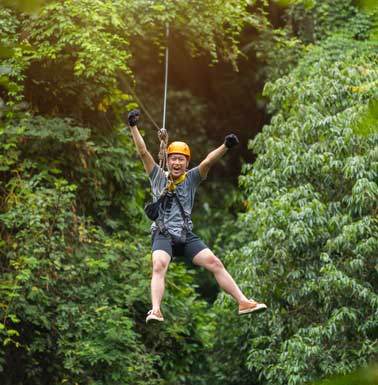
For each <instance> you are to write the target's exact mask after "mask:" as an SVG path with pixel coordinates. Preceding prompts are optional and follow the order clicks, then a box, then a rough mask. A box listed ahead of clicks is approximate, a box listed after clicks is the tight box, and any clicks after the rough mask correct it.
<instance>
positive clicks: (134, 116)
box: [127, 110, 140, 127]
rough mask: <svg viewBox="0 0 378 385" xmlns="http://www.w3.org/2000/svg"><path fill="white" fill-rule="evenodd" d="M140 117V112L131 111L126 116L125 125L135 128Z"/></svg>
mask: <svg viewBox="0 0 378 385" xmlns="http://www.w3.org/2000/svg"><path fill="white" fill-rule="evenodd" d="M139 116H140V110H132V111H130V112H129V113H128V115H127V123H128V124H129V126H130V127H134V126H136V124H137V122H138V120H139Z"/></svg>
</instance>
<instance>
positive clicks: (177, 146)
mask: <svg viewBox="0 0 378 385" xmlns="http://www.w3.org/2000/svg"><path fill="white" fill-rule="evenodd" d="M167 154H168V155H169V154H182V155H185V156H187V157H188V160H190V148H189V146H188V145H187V144H186V143H185V142H172V143H171V144H170V145H169V146H168V149H167Z"/></svg>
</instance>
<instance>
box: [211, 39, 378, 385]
mask: <svg viewBox="0 0 378 385" xmlns="http://www.w3.org/2000/svg"><path fill="white" fill-rule="evenodd" d="M376 50H377V45H376V43H374V42H358V41H356V40H352V39H347V38H345V37H340V36H337V35H336V36H334V37H332V38H330V39H328V40H325V41H324V42H323V43H322V44H318V45H317V46H314V47H313V48H312V49H311V50H309V52H308V53H307V54H306V55H305V56H304V57H303V59H301V60H300V62H299V64H298V66H297V67H296V68H295V70H293V71H292V72H290V73H289V74H288V75H287V76H285V77H283V78H280V79H278V80H277V81H275V82H274V83H268V84H267V85H266V87H265V95H266V97H268V98H269V100H270V104H269V110H270V112H271V113H272V114H273V117H272V120H271V123H270V124H269V125H267V126H265V127H264V130H263V132H262V133H261V134H259V135H258V136H257V137H256V138H255V140H254V141H253V142H252V143H251V147H252V148H253V150H254V152H255V153H256V154H257V156H258V157H257V160H256V162H255V163H254V165H246V166H245V169H244V175H243V177H242V178H241V183H242V186H243V188H244V191H245V193H246V199H247V204H248V211H247V213H246V214H244V215H241V216H240V218H239V220H238V222H237V224H236V230H235V233H237V236H233V237H232V238H229V239H228V242H229V244H230V245H231V247H232V248H234V249H235V251H233V252H232V253H230V255H229V257H228V260H227V261H226V262H228V264H229V266H231V271H232V272H233V273H234V275H235V276H236V278H237V281H239V282H244V284H243V285H242V287H243V288H244V290H245V291H246V292H247V293H250V294H252V295H253V296H254V297H255V298H257V299H258V300H264V301H266V302H267V303H268V305H269V307H270V310H269V311H268V312H267V313H266V315H264V316H261V318H260V319H258V320H257V319H254V320H255V321H253V320H251V321H249V320H245V321H244V322H240V324H239V327H238V328H236V329H233V331H232V333H227V331H226V330H228V322H222V323H221V324H220V325H218V328H217V330H218V332H219V333H221V335H224V336H227V337H226V338H224V339H223V340H222V341H217V344H216V345H215V353H216V352H218V351H220V352H222V356H223V354H224V353H223V352H224V351H227V352H228V351H229V349H230V348H231V346H238V351H239V353H240V358H239V360H238V361H236V362H235V363H233V362H232V360H231V356H230V357H229V359H226V361H227V362H228V364H227V366H226V367H224V368H223V372H222V371H221V370H219V373H218V376H219V382H220V383H230V384H234V383H235V384H236V383H237V384H244V383H245V384H249V383H250V382H251V378H255V377H256V375H258V378H259V381H258V382H259V383H267V384H292V385H294V384H302V383H306V382H310V381H313V380H315V379H317V378H322V377H326V376H328V375H330V374H342V373H348V372H350V371H351V370H353V369H356V368H358V367H360V366H361V365H365V364H367V363H369V362H370V360H374V359H376V357H377V355H378V350H377V347H376V343H375V341H376V339H377V330H378V329H377V322H376V319H377V314H378V287H377V279H376V276H377V266H376V258H377V252H376V250H377V246H378V244H377V237H376V234H377V231H378V223H377V220H376V215H377V203H376V202H377V197H378V185H377V176H378V169H377V165H378V162H377V150H376V149H377V144H378V136H377V135H376V133H375V132H373V133H371V134H370V135H359V134H358V135H356V134H355V133H354V131H353V129H352V127H353V125H354V122H355V121H356V119H357V121H358V117H361V115H360V114H361V111H363V110H364V109H365V106H366V105H368V104H369V102H370V103H371V105H372V106H374V103H375V102H374V100H376V97H377V94H376V87H374V86H372V85H373V84H375V83H374V82H376V81H377V79H378V73H377V72H376V71H375V67H376V65H377V59H376V55H375V52H376ZM223 300H224V299H223V297H222V296H221V297H220V299H219V305H220V304H221V303H222V302H221V301H223ZM215 357H216V359H217V360H220V355H216V356H215ZM243 357H246V359H243ZM223 358H224V356H223ZM239 367H240V368H241V369H239ZM245 368H247V369H248V370H247V371H243V369H245ZM237 378H239V382H238V381H237ZM227 381H228V382H227Z"/></svg>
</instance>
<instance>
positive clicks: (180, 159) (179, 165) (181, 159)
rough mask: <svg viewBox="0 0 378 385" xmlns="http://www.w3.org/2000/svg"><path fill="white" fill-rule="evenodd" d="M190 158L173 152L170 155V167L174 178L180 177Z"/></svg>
mask: <svg viewBox="0 0 378 385" xmlns="http://www.w3.org/2000/svg"><path fill="white" fill-rule="evenodd" d="M188 165H189V160H188V158H187V157H186V156H185V155H182V154H171V155H169V156H168V167H169V170H170V171H171V175H172V177H173V179H176V178H178V177H180V176H181V175H182V174H183V173H184V172H185V171H186V169H187V168H188Z"/></svg>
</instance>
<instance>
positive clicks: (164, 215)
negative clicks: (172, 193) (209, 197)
mask: <svg viewBox="0 0 378 385" xmlns="http://www.w3.org/2000/svg"><path fill="white" fill-rule="evenodd" d="M149 179H150V182H151V188H152V193H153V200H154V202H156V201H157V199H158V198H159V194H160V192H161V191H162V190H163V189H164V187H165V186H166V185H167V175H166V173H165V172H164V170H163V169H161V168H160V167H159V166H158V165H157V164H155V167H154V168H153V170H152V171H151V174H150V175H149ZM201 181H202V178H201V175H200V173H199V170H198V167H194V168H192V169H190V170H189V171H188V172H187V173H186V178H185V179H184V181H183V182H181V183H179V184H178V185H177V187H176V195H177V197H178V199H180V202H181V204H182V207H183V209H184V211H185V212H186V213H187V214H189V215H190V214H191V213H192V208H193V204H194V196H195V194H196V190H197V186H198V185H199V184H200V183H201ZM159 218H160V219H163V223H164V224H165V226H166V228H167V230H168V231H169V233H170V234H172V235H175V236H178V237H179V236H180V235H181V231H182V225H183V223H184V218H183V217H182V215H181V210H180V207H179V205H178V203H177V201H176V199H170V200H169V203H168V204H167V207H166V210H165V211H164V210H163V208H162V207H160V209H159ZM151 229H152V231H155V230H156V229H157V225H156V223H155V222H154V223H153V224H152V226H151ZM189 229H190V230H192V229H193V223H192V221H191V220H190V221H189Z"/></svg>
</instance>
